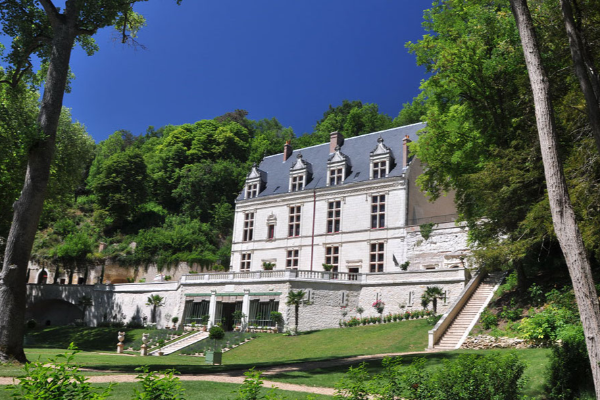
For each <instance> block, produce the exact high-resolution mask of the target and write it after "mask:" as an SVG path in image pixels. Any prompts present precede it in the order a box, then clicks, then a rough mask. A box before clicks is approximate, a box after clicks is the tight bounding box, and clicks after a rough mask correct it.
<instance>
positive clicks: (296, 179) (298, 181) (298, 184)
mask: <svg viewBox="0 0 600 400" xmlns="http://www.w3.org/2000/svg"><path fill="white" fill-rule="evenodd" d="M302 189H304V175H296V176H292V185H291V187H290V191H291V192H299V191H301V190H302Z"/></svg>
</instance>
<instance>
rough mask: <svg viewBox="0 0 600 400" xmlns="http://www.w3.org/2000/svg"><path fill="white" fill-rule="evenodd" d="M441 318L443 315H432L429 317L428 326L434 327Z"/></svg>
mask: <svg viewBox="0 0 600 400" xmlns="http://www.w3.org/2000/svg"><path fill="white" fill-rule="evenodd" d="M441 318H442V316H441V315H430V316H429V317H427V324H428V325H432V326H433V325H435V324H437V323H438V321H439V320H440V319H441Z"/></svg>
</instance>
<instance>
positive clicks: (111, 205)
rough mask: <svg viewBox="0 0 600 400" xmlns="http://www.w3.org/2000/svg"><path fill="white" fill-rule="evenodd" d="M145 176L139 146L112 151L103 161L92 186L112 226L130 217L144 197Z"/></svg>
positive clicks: (145, 172)
mask: <svg viewBox="0 0 600 400" xmlns="http://www.w3.org/2000/svg"><path fill="white" fill-rule="evenodd" d="M147 180H148V173H147V171H146V163H145V162H144V156H143V155H142V153H141V152H140V151H139V150H128V151H125V152H123V153H116V154H114V155H112V156H111V157H110V158H109V159H108V160H107V161H106V163H105V164H104V168H103V170H102V173H101V174H100V176H99V177H98V178H97V179H96V182H95V185H94V187H93V189H94V192H95V193H96V195H97V197H98V204H99V206H100V207H102V208H103V209H104V210H105V211H107V212H108V213H109V215H110V217H111V218H112V219H113V221H114V222H113V225H114V226H121V224H122V223H123V221H125V220H126V219H127V218H131V217H133V216H134V215H135V213H136V212H137V210H138V208H139V206H140V205H141V204H142V203H143V202H144V201H145V200H146V195H147V192H146V182H147Z"/></svg>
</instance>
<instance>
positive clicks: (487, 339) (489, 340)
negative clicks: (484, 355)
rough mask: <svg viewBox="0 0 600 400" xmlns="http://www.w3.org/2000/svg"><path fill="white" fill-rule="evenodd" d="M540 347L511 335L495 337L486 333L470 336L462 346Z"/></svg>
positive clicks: (485, 348) (485, 347)
mask: <svg viewBox="0 0 600 400" xmlns="http://www.w3.org/2000/svg"><path fill="white" fill-rule="evenodd" d="M533 347H540V346H539V345H538V344H535V343H533V342H531V341H529V340H525V339H518V338H509V337H493V336H486V335H477V336H468V337H467V339H466V340H465V342H464V343H463V344H462V346H461V347H460V348H461V349H473V350H487V349H508V348H510V349H529V348H533Z"/></svg>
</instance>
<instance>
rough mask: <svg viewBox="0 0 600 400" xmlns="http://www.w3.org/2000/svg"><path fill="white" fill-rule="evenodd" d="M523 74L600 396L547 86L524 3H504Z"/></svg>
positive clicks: (599, 314)
mask: <svg viewBox="0 0 600 400" xmlns="http://www.w3.org/2000/svg"><path fill="white" fill-rule="evenodd" d="M510 3H511V6H512V11H513V15H514V17H515V20H516V22H517V27H518V29H519V34H520V36H521V43H522V46H523V53H524V54H525V61H526V64H527V71H528V72H529V79H530V84H531V90H532V92H533V98H534V102H535V112H536V120H537V128H538V134H539V140H540V148H541V151H542V158H543V160H544V171H545V175H546V184H547V186H548V198H549V201H550V211H551V213H552V221H553V224H554V231H555V232H556V236H557V238H558V241H559V243H560V246H561V249H562V251H563V254H564V255H565V259H566V261H567V266H568V268H569V274H570V275H571V280H572V282H573V289H574V291H575V299H576V300H577V306H578V308H579V314H580V316H581V322H582V325H583V330H584V334H585V338H586V344H587V349H588V354H589V357H590V364H591V366H592V374H593V376H594V385H595V388H596V396H597V397H600V364H599V363H600V343H598V340H600V305H599V303H598V294H597V293H596V288H595V286H594V281H593V278H592V269H591V266H590V263H589V260H588V259H587V255H586V250H585V246H584V244H583V239H582V238H581V233H580V231H579V228H578V226H577V222H576V219H575V212H574V211H573V206H572V204H571V200H570V197H569V192H568V190H567V183H566V179H565V176H564V172H563V165H562V160H561V158H560V156H559V153H558V140H557V138H558V134H557V132H556V126H555V123H554V111H553V108H552V99H551V97H550V82H549V79H548V76H547V75H546V71H545V69H544V66H543V63H542V57H541V54H540V50H539V46H538V43H537V40H536V36H535V31H534V25H533V21H532V19H531V15H530V13H529V8H528V6H527V1H526V0H510Z"/></svg>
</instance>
